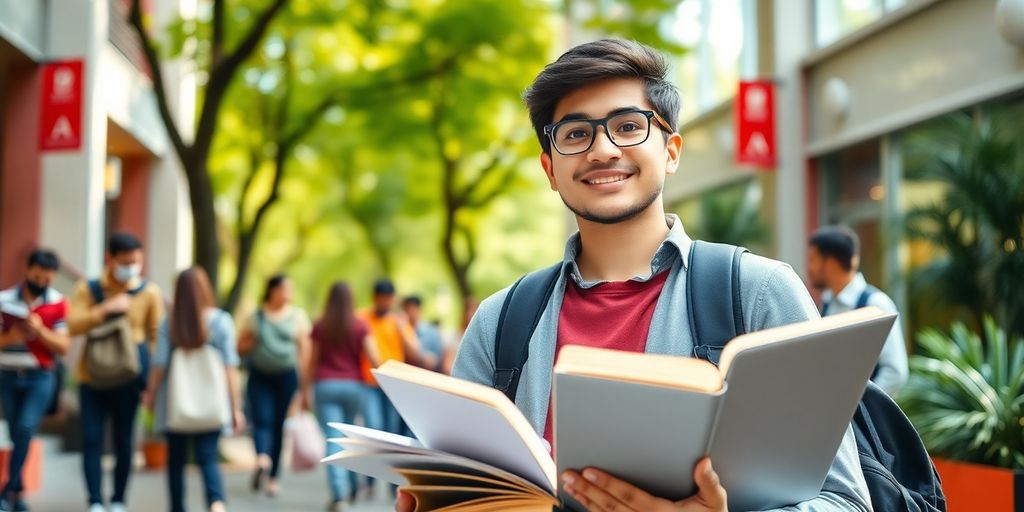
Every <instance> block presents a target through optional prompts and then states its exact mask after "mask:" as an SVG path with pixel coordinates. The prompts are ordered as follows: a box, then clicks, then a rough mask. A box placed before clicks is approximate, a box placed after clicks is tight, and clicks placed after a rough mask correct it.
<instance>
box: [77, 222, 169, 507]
mask: <svg viewBox="0 0 1024 512" xmlns="http://www.w3.org/2000/svg"><path fill="white" fill-rule="evenodd" d="M142 264H143V252H142V242H140V241H139V239H138V238H136V237H135V236H133V235H130V234H128V233H116V234H114V235H112V236H111V237H110V240H109V241H108V244H107V255H106V265H105V267H104V269H103V275H101V276H100V278H99V279H98V280H96V281H94V282H88V281H83V282H80V283H78V286H77V287H76V289H75V295H74V298H73V299H72V301H71V311H70V313H69V315H68V326H69V327H70V330H71V333H72V334H86V333H88V332H89V330H91V329H93V328H94V327H97V326H99V325H100V324H102V323H103V322H104V321H105V320H106V319H108V318H110V317H114V316H117V315H127V316H128V320H129V323H130V324H131V333H132V336H133V338H134V339H135V342H136V343H137V346H138V354H139V366H140V368H141V372H140V373H139V376H138V379H136V380H135V381H133V382H130V383H128V384H124V385H121V386H117V387H113V388H106V389H98V388H95V387H93V386H91V385H90V380H91V379H90V377H89V373H88V371H86V367H85V358H84V357H83V358H82V362H81V364H79V365H78V371H77V376H78V382H79V388H78V391H79V401H80V404H81V415H82V417H81V425H82V444H83V449H82V469H83V471H84V473H85V483H86V487H87V490H88V493H89V512H104V511H105V510H107V509H105V508H104V505H103V503H104V500H103V495H102V484H103V470H102V468H101V467H100V455H101V454H102V450H103V442H104V439H105V437H106V436H105V435H104V432H105V430H106V429H105V426H106V422H107V419H108V418H109V419H110V422H111V423H112V424H113V429H114V436H113V440H114V452H115V455H116V456H117V465H116V467H115V469H114V494H113V495H112V496H111V498H110V509H109V512H125V510H126V508H125V491H126V490H127V488H128V476H129V474H130V473H131V469H132V453H133V452H134V431H135V429H134V428H133V427H134V425H135V413H136V411H137V410H138V408H139V401H140V399H141V397H142V392H143V391H144V390H145V389H146V379H147V377H148V376H147V373H148V372H147V370H148V367H149V355H150V351H151V346H152V344H153V343H154V341H155V340H156V332H157V328H158V327H159V325H160V321H161V320H163V316H164V300H163V295H162V294H161V293H160V289H159V288H157V286H156V285H155V284H153V283H150V282H147V281H145V280H143V279H142ZM93 283H98V284H99V288H100V290H99V291H101V292H102V293H101V297H100V300H98V301H97V300H96V298H95V297H94V293H93V286H92V284H93Z"/></svg>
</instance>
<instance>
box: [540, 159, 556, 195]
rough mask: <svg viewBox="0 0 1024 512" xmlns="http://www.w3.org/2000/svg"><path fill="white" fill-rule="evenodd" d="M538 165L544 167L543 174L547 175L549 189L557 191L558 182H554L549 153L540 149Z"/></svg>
mask: <svg viewBox="0 0 1024 512" xmlns="http://www.w3.org/2000/svg"><path fill="white" fill-rule="evenodd" d="M540 166H541V167H543V168H544V174H545V175H547V177H548V184H550V185H551V190H554V191H556V192H557V191H558V184H557V183H555V168H554V164H553V163H552V162H551V154H550V153H547V152H544V151H542V152H541V153H540Z"/></svg>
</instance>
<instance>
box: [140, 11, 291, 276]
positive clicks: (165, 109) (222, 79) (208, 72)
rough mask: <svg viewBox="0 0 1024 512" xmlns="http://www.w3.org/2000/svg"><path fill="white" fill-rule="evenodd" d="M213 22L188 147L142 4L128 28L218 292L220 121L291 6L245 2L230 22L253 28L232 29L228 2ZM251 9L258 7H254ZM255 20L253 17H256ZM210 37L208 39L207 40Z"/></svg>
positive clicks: (201, 60) (200, 57) (199, 59)
mask: <svg viewBox="0 0 1024 512" xmlns="http://www.w3.org/2000/svg"><path fill="white" fill-rule="evenodd" d="M212 2H213V3H212V9H211V12H212V18H211V20H210V24H209V26H208V27H206V28H208V29H209V30H208V31H202V32H200V31H199V30H197V31H196V36H195V37H197V38H200V39H202V41H200V43H201V44H197V48H199V50H197V51H196V53H195V55H194V56H193V57H194V59H195V60H196V64H197V66H198V67H199V68H200V69H201V70H202V71H203V73H204V75H205V76H206V77H207V78H206V83H205V85H204V87H203V96H202V100H201V101H200V107H199V112H198V114H197V119H196V125H195V131H194V133H195V136H194V137H193V140H192V141H191V142H187V141H186V140H185V138H184V137H183V135H182V131H181V130H180V129H179V127H178V124H177V121H175V118H174V115H173V114H172V113H171V107H170V103H169V101H168V97H167V92H166V88H165V84H164V73H163V67H162V63H161V62H160V58H159V56H158V53H157V45H156V43H155V42H154V41H153V39H152V37H151V35H150V33H149V29H148V27H146V24H145V22H144V20H143V10H142V0H132V6H131V9H130V11H129V16H128V18H129V22H130V23H131V25H132V27H133V28H134V29H135V32H136V34H137V35H138V36H139V39H140V41H141V43H142V48H143V54H144V55H145V58H146V63H147V65H148V66H149V68H150V70H151V72H152V75H153V90H154V92H155V95H156V98H157V107H158V109H159V112H160V119H161V120H162V121H163V124H164V128H165V129H166V131H167V136H168V138H170V140H171V145H172V146H173V147H174V152H175V154H176V155H177V156H178V159H179V160H180V161H181V165H182V168H183V169H184V172H185V178H186V181H187V183H188V190H189V200H190V201H191V205H192V219H193V220H192V225H193V230H194V232H195V247H196V249H195V251H196V252H195V256H196V262H197V263H198V264H199V265H200V266H201V267H203V269H204V270H206V272H207V273H208V274H209V275H210V281H211V283H212V284H213V286H214V287H215V289H216V287H217V283H218V267H219V263H220V241H219V239H218V237H217V218H216V213H215V210H214V194H213V186H212V184H211V181H210V175H209V172H208V159H209V156H210V148H211V147H212V144H213V136H214V133H215V132H216V130H217V121H218V117H219V113H220V110H221V107H222V105H223V103H224V98H225V95H226V94H227V91H228V87H229V86H230V85H231V82H232V81H233V80H234V78H235V76H236V75H237V74H238V71H239V69H241V67H242V64H243V63H244V62H245V61H246V59H248V58H249V57H250V56H251V55H252V54H253V52H255V51H256V49H257V47H258V46H259V44H260V41H261V40H262V39H263V36H264V35H265V34H266V32H267V30H268V29H269V27H270V25H271V23H272V22H273V21H274V19H275V18H276V17H277V16H278V14H279V13H280V12H281V11H282V9H283V8H284V7H285V5H286V4H287V3H288V0H267V1H265V2H246V3H244V4H243V5H239V6H236V8H235V13H236V14H238V16H236V17H232V19H238V18H242V19H248V18H253V20H252V21H251V22H242V23H238V24H235V23H228V18H229V13H227V7H226V5H225V4H226V0H212ZM252 4H260V7H255V6H254V5H252ZM254 14H255V15H254ZM204 32H205V33H208V37H204V36H205V34H204Z"/></svg>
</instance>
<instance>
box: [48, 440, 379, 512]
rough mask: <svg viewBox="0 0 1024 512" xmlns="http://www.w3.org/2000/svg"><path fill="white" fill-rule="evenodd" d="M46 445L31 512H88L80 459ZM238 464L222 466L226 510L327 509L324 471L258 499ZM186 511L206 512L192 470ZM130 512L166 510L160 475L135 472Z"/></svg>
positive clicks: (244, 443)
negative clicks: (39, 481)
mask: <svg viewBox="0 0 1024 512" xmlns="http://www.w3.org/2000/svg"><path fill="white" fill-rule="evenodd" d="M43 442H44V445H45V450H44V453H45V455H44V461H43V485H42V489H41V490H39V491H36V492H34V493H32V494H31V495H30V496H29V499H28V503H29V506H30V507H31V508H32V511H33V512H79V511H82V512H84V511H85V510H86V506H85V505H86V494H85V482H84V481H83V479H82V472H81V460H82V459H81V456H80V454H77V453H67V454H65V453H59V452H58V451H57V442H56V440H55V439H52V438H45V437H44V438H43ZM251 446H252V445H251V442H250V441H249V439H248V438H232V439H227V440H225V441H223V444H222V450H223V451H224V452H225V453H243V452H244V451H245V450H249V451H251V450H252V448H251ZM232 458H233V459H234V460H235V461H236V462H235V463H233V464H232V465H230V466H228V465H224V466H222V471H223V476H224V491H225V493H226V494H227V498H228V510H229V511H231V512H250V511H253V512H262V511H266V512H299V511H319V510H325V508H326V506H327V497H328V491H327V482H326V478H327V477H326V476H325V473H324V471H323V470H322V469H321V470H317V471H311V472H308V473H299V474H296V473H291V472H288V471H285V472H284V474H283V475H282V478H281V493H280V494H279V495H278V497H276V498H269V497H267V496H263V495H256V494H253V492H252V491H251V490H250V489H249V478H250V476H251V474H252V473H251V471H250V470H249V469H248V467H251V466H249V464H247V461H246V460H245V459H244V457H243V458H242V460H239V459H238V458H237V457H232ZM104 463H105V464H104V468H105V469H106V470H107V471H106V473H105V475H104V481H103V483H104V488H105V489H107V492H108V493H109V489H110V485H111V478H112V471H111V467H112V464H113V461H112V460H105V461H104ZM185 489H186V491H185V492H186V494H187V500H188V501H187V503H188V507H189V508H188V510H191V511H204V510H206V507H205V504H204V503H203V483H202V479H201V478H200V477H199V473H198V471H196V470H195V468H194V467H193V468H189V469H188V470H187V479H186V482H185ZM377 491H378V492H377V495H378V496H383V495H385V494H387V493H385V492H382V491H383V489H382V488H378V490H377ZM128 505H129V507H128V508H129V510H131V511H133V512H135V511H138V512H143V511H144V512H162V511H165V510H167V509H168V507H167V480H166V475H165V473H164V472H163V471H157V472H149V471H143V470H136V471H135V472H134V473H133V474H132V479H131V481H130V483H129V487H128ZM346 510H348V511H351V512H389V511H392V510H394V505H393V503H392V502H391V501H390V500H385V499H383V498H378V499H376V500H374V501H373V502H365V501H364V502H360V503H357V504H356V505H355V506H353V507H351V508H347V509H346Z"/></svg>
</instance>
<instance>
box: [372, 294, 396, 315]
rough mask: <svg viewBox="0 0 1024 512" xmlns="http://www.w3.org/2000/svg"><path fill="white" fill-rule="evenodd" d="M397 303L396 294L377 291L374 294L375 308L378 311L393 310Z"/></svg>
mask: <svg viewBox="0 0 1024 512" xmlns="http://www.w3.org/2000/svg"><path fill="white" fill-rule="evenodd" d="M394 305H395V296H394V295H392V294H390V293H376V294H374V295H373V309H374V311H376V312H377V313H386V312H388V311H391V308H392V307H393V306H394Z"/></svg>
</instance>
